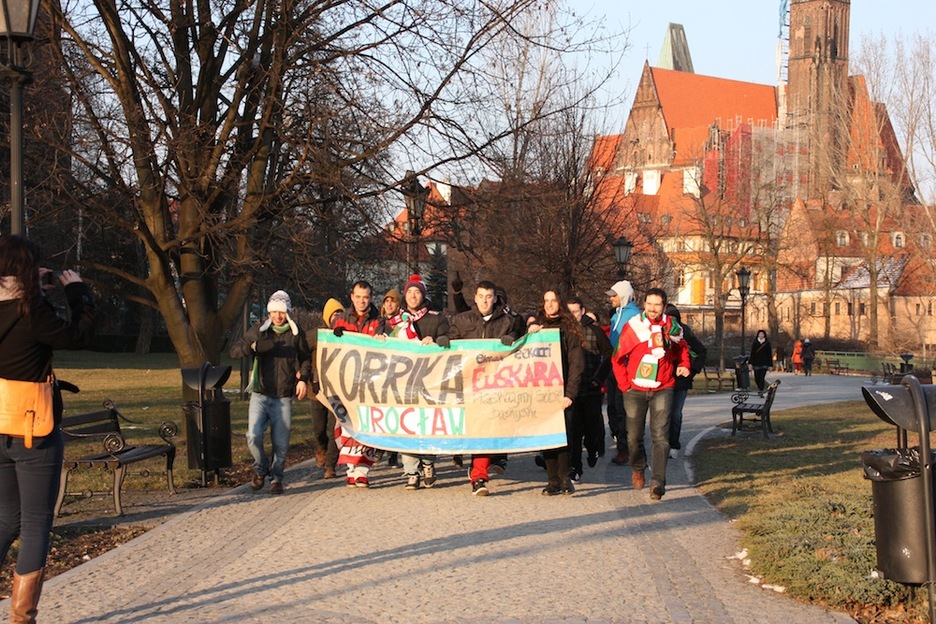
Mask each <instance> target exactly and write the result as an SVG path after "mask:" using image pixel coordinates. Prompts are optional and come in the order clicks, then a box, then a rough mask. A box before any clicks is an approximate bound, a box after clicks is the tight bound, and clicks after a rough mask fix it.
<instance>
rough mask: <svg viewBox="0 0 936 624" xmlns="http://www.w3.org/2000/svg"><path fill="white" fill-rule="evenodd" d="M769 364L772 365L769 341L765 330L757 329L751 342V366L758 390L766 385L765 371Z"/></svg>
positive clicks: (761, 389) (768, 368) (767, 369)
mask: <svg viewBox="0 0 936 624" xmlns="http://www.w3.org/2000/svg"><path fill="white" fill-rule="evenodd" d="M771 366H773V354H772V353H771V349H770V341H769V340H767V332H766V331H764V330H763V329H759V330H757V335H756V336H755V337H754V342H753V343H751V368H753V369H754V383H756V384H757V391H758V392H763V391H764V389H765V388H766V387H767V371H769V370H770V367H771Z"/></svg>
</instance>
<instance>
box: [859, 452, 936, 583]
mask: <svg viewBox="0 0 936 624" xmlns="http://www.w3.org/2000/svg"><path fill="white" fill-rule="evenodd" d="M931 457H933V458H936V453H933V454H931ZM931 461H932V460H931ZM861 462H862V464H863V466H864V476H865V478H866V479H868V480H870V481H871V500H872V504H873V510H874V536H875V546H876V548H877V561H878V564H877V565H878V569H879V570H880V571H881V573H882V574H883V575H884V577H885V578H888V579H890V580H892V581H896V582H898V583H906V584H908V585H922V584H923V583H925V582H926V555H927V551H926V517H925V515H924V514H925V510H924V508H923V506H922V505H921V504H920V502H921V500H922V499H923V498H924V497H923V479H922V473H921V470H920V449H919V447H913V448H888V449H878V450H874V451H867V452H864V453H862V454H861ZM934 489H936V488H934Z"/></svg>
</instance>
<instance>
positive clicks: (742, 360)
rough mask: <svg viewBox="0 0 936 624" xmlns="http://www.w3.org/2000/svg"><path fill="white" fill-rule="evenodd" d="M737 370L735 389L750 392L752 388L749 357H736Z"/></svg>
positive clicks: (735, 368) (735, 367)
mask: <svg viewBox="0 0 936 624" xmlns="http://www.w3.org/2000/svg"><path fill="white" fill-rule="evenodd" d="M732 359H734V370H735V388H737V389H738V390H748V389H750V387H751V371H750V370H748V360H749V359H750V358H748V356H746V355H736V356H734V358H732Z"/></svg>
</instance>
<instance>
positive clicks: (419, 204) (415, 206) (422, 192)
mask: <svg viewBox="0 0 936 624" xmlns="http://www.w3.org/2000/svg"><path fill="white" fill-rule="evenodd" d="M402 190H403V197H405V198H406V218H407V221H408V222H409V233H410V237H409V238H410V240H409V241H407V254H406V255H407V256H409V258H410V261H409V262H408V264H409V268H410V273H411V274H415V273H419V247H418V246H417V245H418V244H419V234H420V233H421V232H422V223H423V217H424V216H425V213H426V199H427V198H428V197H429V187H428V186H423V185H422V184H421V183H420V182H419V179H418V178H417V177H416V173H415V172H414V171H412V170H409V171H407V172H406V176H405V177H404V178H403V185H402Z"/></svg>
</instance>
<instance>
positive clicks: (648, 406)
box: [624, 388, 673, 485]
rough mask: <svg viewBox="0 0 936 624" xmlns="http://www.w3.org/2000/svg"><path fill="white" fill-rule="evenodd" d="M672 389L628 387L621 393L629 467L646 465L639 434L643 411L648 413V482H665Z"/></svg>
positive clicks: (645, 452) (643, 424) (641, 437)
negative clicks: (649, 463)
mask: <svg viewBox="0 0 936 624" xmlns="http://www.w3.org/2000/svg"><path fill="white" fill-rule="evenodd" d="M672 405H673V389H672V388H664V389H662V390H657V391H655V392H652V391H649V390H635V389H633V388H631V389H630V390H628V391H627V392H625V393H624V411H626V412H627V448H628V451H629V452H630V462H631V468H632V469H633V470H634V471H641V470H644V469H646V467H647V451H646V450H645V449H644V444H643V438H644V428H645V427H646V424H647V423H646V420H647V412H649V413H650V445H651V449H652V451H651V452H652V453H653V455H652V457H651V461H652V465H651V467H650V468H651V473H652V474H651V477H650V480H651V482H656V483H659V484H660V485H665V484H666V460H667V459H669V423H670V409H671V408H672Z"/></svg>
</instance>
